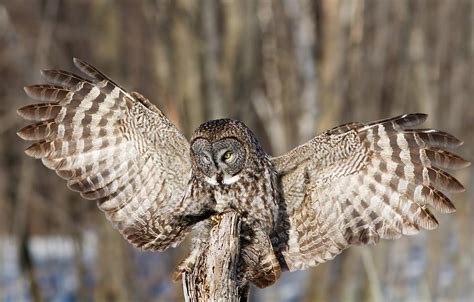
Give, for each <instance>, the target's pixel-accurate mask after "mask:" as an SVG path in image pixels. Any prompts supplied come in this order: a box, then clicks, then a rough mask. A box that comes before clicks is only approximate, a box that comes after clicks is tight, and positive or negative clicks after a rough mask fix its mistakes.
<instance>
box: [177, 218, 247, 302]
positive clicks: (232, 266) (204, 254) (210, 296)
mask: <svg viewBox="0 0 474 302" xmlns="http://www.w3.org/2000/svg"><path fill="white" fill-rule="evenodd" d="M239 249H240V220H239V216H238V215H237V213H235V212H227V213H224V214H222V215H220V216H218V219H217V223H216V225H215V226H214V227H213V228H212V229H211V232H210V235H209V242H208V243H207V246H206V247H205V248H203V249H201V254H200V255H198V256H197V258H196V261H195V263H194V266H193V267H192V268H191V271H184V272H183V276H182V277H183V293H184V297H185V300H186V301H190V302H195V301H246V300H247V291H248V287H247V286H243V287H242V286H241V287H240V288H239V285H241V283H242V282H241V281H240V280H239V276H238V274H237V268H238V267H237V265H238V260H239ZM239 283H240V284H239Z"/></svg>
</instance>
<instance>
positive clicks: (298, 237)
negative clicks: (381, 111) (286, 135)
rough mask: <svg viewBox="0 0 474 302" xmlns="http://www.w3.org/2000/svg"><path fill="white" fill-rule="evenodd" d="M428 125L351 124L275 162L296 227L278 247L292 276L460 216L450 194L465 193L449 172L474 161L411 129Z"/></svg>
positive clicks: (414, 117)
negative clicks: (354, 247) (353, 249)
mask: <svg viewBox="0 0 474 302" xmlns="http://www.w3.org/2000/svg"><path fill="white" fill-rule="evenodd" d="M425 119H426V115H424V114H407V115H403V116H399V117H396V118H393V119H388V120H383V121H378V122H374V123H370V124H362V123H350V124H345V125H342V126H339V127H337V128H334V129H332V130H329V131H327V132H326V133H323V134H321V135H319V136H316V137H315V138H313V139H312V140H311V141H309V142H307V143H306V144H303V145H301V146H299V147H297V148H295V149H293V150H292V151H290V152H289V153H287V154H285V155H283V156H280V157H276V158H273V159H272V160H273V163H274V166H275V168H276V170H277V171H278V172H279V174H280V176H281V184H282V190H283V198H284V201H283V202H284V205H285V206H286V212H287V216H288V219H287V224H289V225H288V227H287V229H288V230H287V234H286V236H287V238H286V239H285V242H284V243H281V240H280V245H279V247H278V248H279V249H280V250H279V254H280V255H282V256H283V258H284V261H285V262H286V264H287V266H288V268H289V269H290V270H297V269H304V268H307V267H309V266H314V265H317V264H318V263H322V262H326V261H328V260H331V259H333V258H334V257H335V256H336V255H337V254H339V253H340V252H341V251H342V250H344V249H346V248H347V247H349V246H350V245H351V244H368V243H375V242H377V241H378V240H379V238H383V239H393V238H399V237H400V236H401V235H412V234H415V233H417V232H418V231H419V229H420V228H424V229H429V230H431V229H434V228H436V227H437V225H438V222H437V221H436V218H435V217H434V216H433V214H432V213H431V210H432V209H434V210H437V211H439V212H441V213H451V212H453V211H455V208H454V206H453V204H452V203H451V201H450V200H449V199H448V197H446V195H444V193H443V192H445V193H446V192H461V191H463V190H464V188H463V186H462V185H461V184H460V183H459V182H458V181H457V180H456V179H455V178H453V177H452V176H451V175H449V174H448V173H446V172H445V171H443V170H442V169H460V168H463V167H466V166H468V165H469V162H467V161H465V160H463V159H462V158H460V157H459V156H457V155H454V154H453V153H450V152H448V151H446V150H445V149H451V148H455V147H458V146H460V145H461V144H462V142H461V141H460V140H458V139H456V138H455V137H453V136H451V135H449V134H447V133H444V132H440V131H436V130H428V129H411V127H414V126H416V125H418V124H420V123H422V122H423V121H424V120H425Z"/></svg>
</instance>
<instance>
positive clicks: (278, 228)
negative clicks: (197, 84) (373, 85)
mask: <svg viewBox="0 0 474 302" xmlns="http://www.w3.org/2000/svg"><path fill="white" fill-rule="evenodd" d="M74 63H75V64H76V66H77V67H78V68H79V69H80V70H81V71H82V72H83V73H84V74H85V75H87V76H88V77H89V78H90V79H85V78H82V77H79V76H77V75H74V74H71V73H69V72H65V71H58V70H48V71H43V76H44V77H45V78H46V79H47V80H48V82H50V83H51V84H48V85H34V86H28V87H26V88H25V91H26V92H27V94H28V95H29V96H30V97H32V98H33V99H36V100H40V101H45V103H41V104H35V105H29V106H25V107H23V108H20V109H19V110H18V113H19V114H20V115H21V116H22V117H24V118H25V119H27V120H32V121H35V122H36V123H35V124H32V125H29V126H26V127H25V128H23V129H21V130H20V131H19V132H18V134H19V136H20V137H21V138H23V139H25V140H35V141H37V142H35V143H34V144H33V145H31V146H30V147H29V148H28V149H27V150H26V153H27V154H28V155H30V156H32V157H35V158H41V160H42V161H43V163H44V164H45V165H46V166H47V167H48V168H50V169H53V170H55V171H56V173H57V174H58V175H60V176H61V177H63V178H65V179H66V180H67V185H68V187H69V188H70V189H72V190H74V191H78V192H80V194H81V195H82V196H83V197H84V198H87V199H94V200H97V203H98V206H99V208H100V209H101V210H103V211H104V212H105V214H106V216H107V218H108V219H109V220H110V221H111V222H112V223H113V224H114V226H115V227H116V228H117V229H118V230H119V231H120V232H121V233H122V234H123V235H124V237H125V238H126V239H127V240H128V241H130V242H131V243H132V244H133V245H134V246H136V247H139V248H142V249H146V250H153V251H156V250H159V251H160V250H164V249H166V248H168V247H169V246H176V245H178V244H179V243H180V242H181V241H182V239H183V238H184V237H185V236H186V234H188V233H189V232H190V230H191V229H192V228H193V227H195V228H197V229H198V235H197V237H196V240H195V241H194V248H195V249H199V246H200V242H201V241H203V240H206V236H207V234H208V229H209V225H210V224H211V223H212V219H210V218H212V217H213V215H215V214H219V213H223V212H225V211H228V210H230V209H232V210H235V211H237V212H238V213H239V214H240V216H241V221H242V230H241V233H242V239H241V265H240V267H241V273H242V274H243V276H244V277H245V278H246V279H247V280H249V281H251V282H253V283H254V284H256V285H257V286H260V287H265V286H268V285H270V284H272V283H273V282H275V281H276V280H277V279H278V277H279V275H280V272H281V270H282V269H289V270H298V269H305V268H307V267H309V266H315V265H317V264H318V263H322V262H325V261H328V260H330V259H332V258H334V257H335V256H336V255H337V254H339V253H340V252H341V251H342V250H344V249H346V248H347V247H349V246H350V245H351V244H368V243H375V242H377V241H378V240H379V238H387V239H391V238H398V237H400V236H401V235H411V234H414V233H417V232H418V230H419V229H420V227H421V228H425V229H433V228H435V227H436V226H437V224H438V223H437V221H436V219H435V217H434V216H433V215H432V214H431V211H430V210H431V209H435V210H438V211H440V212H442V213H450V212H453V211H454V210H455V209H454V206H453V204H452V203H451V202H450V200H449V199H448V198H447V197H446V196H445V195H444V194H443V193H442V192H460V191H462V190H463V189H464V188H463V187H462V185H461V184H460V183H459V182H458V181H457V180H456V179H454V178H453V177H452V176H450V175H449V174H447V173H446V172H444V171H443V170H441V169H460V168H463V167H466V166H468V165H469V162H467V161H465V160H463V159H462V158H460V157H459V156H457V155H454V154H452V153H450V152H448V151H446V150H445V149H451V148H455V147H457V146H459V145H461V144H462V142H461V141H459V140H458V139H456V138H455V137H453V136H451V135H449V134H447V133H444V132H440V131H436V130H426V129H415V130H413V129H411V128H412V127H414V126H417V125H419V124H421V123H422V122H423V121H424V120H425V119H426V115H424V114H407V115H403V116H399V117H396V118H393V119H388V120H383V121H378V122H374V123H369V124H362V123H349V124H345V125H342V126H339V127H336V128H334V129H331V130H329V131H326V132H325V133H323V134H320V135H318V136H316V137H315V138H313V139H312V140H310V141H309V142H307V143H306V144H303V145H301V146H299V147H296V148H295V149H293V150H291V151H290V152H288V153H287V154H285V155H283V156H280V157H275V158H272V157H270V156H269V155H268V154H266V153H265V152H264V150H263V149H262V148H261V147H260V145H259V143H258V141H257V139H256V137H255V135H254V134H253V133H252V132H251V131H250V129H249V128H247V127H246V126H245V125H244V124H243V123H242V122H239V121H236V120H231V119H221V120H214V121H209V122H206V123H204V124H202V125H201V126H200V127H199V128H198V129H197V130H196V131H195V132H194V134H193V135H192V137H191V140H190V143H188V141H187V140H186V139H185V138H184V136H183V135H182V134H181V133H180V132H179V130H178V129H177V128H176V127H175V126H174V125H173V124H172V123H171V122H170V121H169V120H168V119H167V118H166V117H165V116H164V115H163V114H162V113H161V111H160V110H159V109H158V108H156V107H155V106H154V105H153V104H152V103H150V102H149V101H148V100H147V99H145V98H144V97H143V96H141V95H140V94H138V93H136V92H132V93H128V92H127V91H125V90H124V89H122V88H121V87H120V86H118V85H117V84H115V83H114V82H113V81H112V80H110V79H109V78H107V77H106V76H105V75H103V74H102V73H101V72H99V71H98V70H97V69H95V68H94V67H92V66H90V65H89V64H87V63H85V62H82V61H80V60H77V59H75V60H74ZM194 256H195V253H194V254H193V253H191V256H190V257H189V258H188V259H187V260H186V261H185V262H184V263H183V265H181V266H180V269H186V267H188V266H189V265H192V262H193V259H194V258H193V257H194Z"/></svg>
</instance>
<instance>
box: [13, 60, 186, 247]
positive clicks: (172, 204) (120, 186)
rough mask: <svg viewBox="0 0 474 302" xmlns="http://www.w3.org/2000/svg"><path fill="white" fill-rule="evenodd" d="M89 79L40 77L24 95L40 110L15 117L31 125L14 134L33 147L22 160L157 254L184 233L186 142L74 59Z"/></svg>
mask: <svg viewBox="0 0 474 302" xmlns="http://www.w3.org/2000/svg"><path fill="white" fill-rule="evenodd" d="M74 63H75V65H76V66H77V67H78V68H79V69H80V70H81V71H82V72H83V73H84V74H85V75H86V76H88V77H89V78H90V79H86V78H82V77H80V76H77V75H74V74H72V73H69V72H66V71H61V70H46V71H43V72H42V74H43V76H44V77H45V78H46V80H47V81H48V82H49V84H46V85H33V86H28V87H25V91H26V93H27V94H28V95H29V96H30V97H31V98H33V99H35V100H39V101H42V102H43V103H39V104H33V105H28V106H25V107H22V108H20V109H18V114H19V115H20V116H22V117H23V118H25V119H26V120H29V121H34V122H35V123H34V124H31V125H28V126H26V127H24V128H23V129H21V130H20V131H19V132H18V135H19V136H20V137H21V138H22V139H24V140H33V141H36V142H35V143H33V144H32V145H31V146H30V147H29V148H28V149H26V151H25V152H26V154H27V155H29V156H32V157H34V158H39V159H41V160H42V162H43V163H44V165H45V166H47V167H48V168H50V169H53V170H55V171H56V173H57V174H58V175H59V176H61V177H62V178H64V179H66V180H67V185H68V187H69V188H70V189H71V190H74V191H77V192H80V194H81V195H82V196H83V197H84V198H86V199H93V200H97V203H98V206H99V208H100V209H101V210H102V211H104V212H105V214H106V216H107V218H108V219H109V220H110V221H111V222H112V223H113V224H114V226H115V227H116V228H117V229H118V230H119V231H120V232H121V233H122V234H123V235H124V237H125V238H126V239H127V240H129V241H130V242H131V243H132V244H133V245H135V246H137V247H140V248H142V249H147V250H163V249H165V248H167V247H168V246H172V245H176V244H178V243H179V242H180V241H181V240H182V238H183V237H184V236H185V235H186V233H187V232H188V231H189V229H188V226H187V225H185V224H183V223H182V221H180V216H179V213H181V212H182V211H184V210H185V209H184V205H183V204H182V199H183V197H184V195H185V190H186V188H187V184H188V181H189V178H190V173H191V161H190V159H189V155H188V152H183V150H189V144H188V141H187V140H186V139H185V137H184V136H183V135H182V134H181V133H180V132H179V130H178V129H177V128H176V127H175V126H174V125H173V124H172V123H171V122H170V121H169V120H168V119H167V118H166V117H165V116H164V115H163V114H162V113H161V112H160V110H159V109H158V108H157V107H155V106H154V105H152V104H151V103H150V102H149V101H148V100H147V99H145V98H144V97H143V96H141V95H139V94H138V93H135V92H132V93H128V92H126V91H125V90H124V89H122V88H121V87H120V86H118V85H117V84H116V83H114V82H113V81H112V80H110V79H109V78H108V77H107V76H105V75H104V74H102V73H101V72H100V71H98V70H97V69H95V68H94V67H92V66H91V65H89V64H87V63H85V62H83V61H80V60H77V59H74Z"/></svg>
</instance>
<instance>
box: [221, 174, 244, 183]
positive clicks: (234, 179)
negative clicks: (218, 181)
mask: <svg viewBox="0 0 474 302" xmlns="http://www.w3.org/2000/svg"><path fill="white" fill-rule="evenodd" d="M239 179H240V175H234V176H232V177H227V178H226V177H224V180H223V181H222V182H223V183H224V184H225V185H231V184H233V183H235V182H238V181H239Z"/></svg>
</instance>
